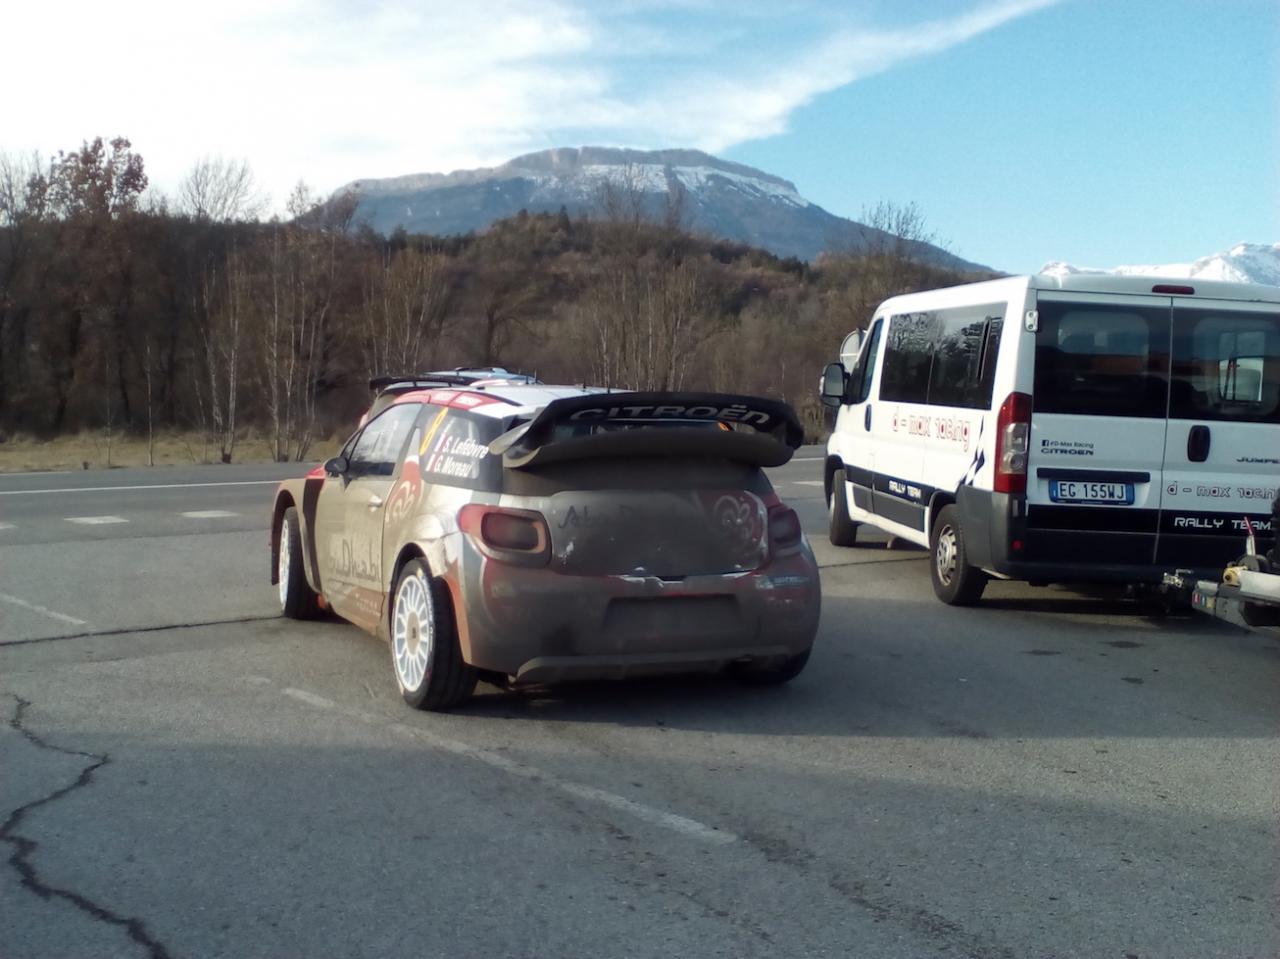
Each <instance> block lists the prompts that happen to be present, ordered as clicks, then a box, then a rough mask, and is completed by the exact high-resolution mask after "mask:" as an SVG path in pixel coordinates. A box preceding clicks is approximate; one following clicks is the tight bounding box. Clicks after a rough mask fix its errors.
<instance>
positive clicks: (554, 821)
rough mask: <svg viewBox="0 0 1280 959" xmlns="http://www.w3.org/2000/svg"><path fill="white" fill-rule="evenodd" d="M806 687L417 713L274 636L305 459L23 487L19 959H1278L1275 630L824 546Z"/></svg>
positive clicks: (383, 671)
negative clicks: (289, 479) (277, 492)
mask: <svg viewBox="0 0 1280 959" xmlns="http://www.w3.org/2000/svg"><path fill="white" fill-rule="evenodd" d="M817 456H818V451H816V450H812V449H811V450H806V451H803V452H802V454H801V457H802V458H801V459H800V460H798V461H797V462H794V463H792V464H790V465H788V466H787V467H784V468H783V469H780V470H776V471H774V480H775V484H776V485H777V487H778V489H779V491H780V492H781V493H782V495H783V496H784V497H785V498H787V499H788V500H789V501H790V502H792V503H793V504H794V505H796V506H797V508H798V509H799V510H800V512H801V514H802V517H803V519H804V521H805V525H806V528H807V529H808V531H809V533H810V535H811V537H812V539H813V540H814V541H815V546H816V547H817V548H818V551H819V556H820V559H821V561H822V562H823V564H824V567H825V568H824V571H823V585H824V607H823V625H822V630H821V634H820V636H819V640H818V645H817V647H816V650H815V654H814V657H813V659H812V661H811V664H810V666H809V669H808V670H807V671H806V672H805V673H804V674H803V675H802V676H801V677H800V678H799V679H797V680H796V681H795V682H793V683H792V684H790V685H789V686H787V687H785V688H782V689H774V690H757V689H746V688H742V687H739V686H736V685H733V684H732V683H729V682H725V681H713V680H696V681H695V680H680V681H664V682H647V683H628V684H623V685H612V684H606V685H600V684H597V685H591V686H583V687H574V688H569V689H564V690H559V691H556V692H554V693H553V694H539V695H511V694H507V693H502V692H500V691H498V690H496V689H492V688H487V687H482V688H481V691H480V694H479V696H478V697H477V699H476V700H475V701H474V703H473V704H472V705H470V706H469V707H467V708H465V709H464V710H462V711H460V712H458V713H455V714H450V715H430V714H420V713H415V712H414V711H412V710H409V709H408V708H407V707H405V706H404V705H403V704H402V703H401V701H400V699H399V695H398V693H397V692H396V688H395V684H394V680H393V679H392V674H391V669H390V664H389V662H388V656H387V652H386V648H385V646H383V645H381V644H380V643H379V642H378V641H376V640H374V639H373V638H371V637H368V636H366V635H364V634H362V633H360V632H358V631H357V630H355V629H354V628H352V627H349V626H346V625H344V624H342V623H340V622H337V621H325V622H319V623H310V624H299V623H294V622H288V621H285V620H282V619H280V618H278V617H277V616H276V615H275V605H274V594H273V592H272V591H271V589H270V588H269V587H268V584H267V550H266V526H267V507H268V503H269V498H270V492H271V484H272V482H273V481H274V480H275V479H277V478H279V477H281V476H283V475H287V474H288V473H289V472H291V471H293V472H296V471H297V469H298V468H297V467H284V468H280V467H243V468H240V467H213V468H208V469H182V470H177V469H175V470H167V469H154V470H138V471H123V470H120V471H112V472H109V473H101V472H95V473H75V474H71V473H63V474H43V475H27V476H5V477H0V709H3V710H4V711H5V712H6V719H7V723H6V724H5V725H4V726H3V727H0V818H3V824H2V825H0V839H2V840H3V842H4V843H5V844H6V845H7V855H8V858H9V864H8V867H7V868H5V869H3V870H2V871H0V955H2V956H4V957H6V959H10V957H14V959H16V957H58V959H65V957H82V956H83V957H90V956H92V957H98V956H153V957H180V956H183V957H205V956H209V957H213V956H226V957H237V959H240V957H257V956H261V957H286V956H288V957H292V956H298V957H302V956H306V957H320V956H383V955H392V954H395V955H401V954H414V955H421V956H449V957H468V956H477V957H478V956H485V957H499V956H511V957H534V956H546V957H578V956H582V957H598V956H646V957H647V956H652V957H664V959H666V957H673V956H691V957H701V956H729V957H746V956H768V957H789V956H833V957H837V956H838V957H844V956H859V957H862V956H866V957H880V956H884V957H918V956H948V957H949V956H973V957H982V959H987V957H1012V956H1017V957H1049V956H1055V957H1057V956H1082V957H1115V959H1125V957H1130V956H1137V957H1142V959H1148V957H1158V956H1160V957H1163V956H1168V957H1188V959H1190V957H1196V959H1202V957H1210V956H1221V957H1231V959H1243V957H1251V956H1252V957H1274V956H1277V955H1280V935H1278V934H1277V928H1276V916H1277V914H1278V913H1277V905H1278V899H1277V896H1278V894H1280V883H1278V882H1277V880H1278V879H1280V842H1277V833H1278V832H1280V827H1278V821H1280V820H1278V819H1277V812H1278V811H1280V810H1278V808H1277V806H1278V805H1280V748H1278V743H1280V711H1278V710H1277V690H1278V689H1280V643H1278V642H1277V641H1275V640H1271V639H1267V638H1264V637H1261V636H1259V635H1256V634H1246V633H1242V632H1237V631H1234V630H1231V629H1229V628H1228V627H1225V626H1219V625H1217V624H1214V623H1211V622H1208V621H1204V622H1202V621H1199V620H1195V619H1192V618H1190V617H1188V616H1173V617H1161V616H1159V615H1158V614H1157V611H1156V610H1155V609H1154V608H1153V607H1150V606H1146V605H1142V604H1140V603H1136V602H1130V601H1126V600H1124V599H1123V598H1120V597H1117V596H1115V595H1107V594H1096V593H1080V592H1073V591H1068V590H1060V589H1048V590H1045V589H1040V590H1036V589H1031V588H1029V587H1026V586H1022V585H1018V584H1009V583H995V584H993V585H992V586H991V587H990V589H989V591H988V594H987V597H988V598H987V600H986V601H985V602H984V604H983V605H982V606H981V607H979V608H976V609H972V610H952V609H949V608H946V607H943V606H942V605H941V604H939V603H937V602H936V600H934V598H933V596H932V593H931V591H930V588H929V584H928V570H927V567H926V564H925V554H924V553H923V552H921V551H918V550H910V549H887V548H885V545H884V543H883V537H874V538H873V537H868V540H869V542H868V545H867V546H865V547H860V548H857V549H852V550H835V549H832V548H830V547H828V546H826V545H825V540H824V538H823V537H822V536H821V531H822V528H823V504H822V498H821V487H820V485H818V479H819V474H818V462H817V460H816V459H815V458H814V457H817Z"/></svg>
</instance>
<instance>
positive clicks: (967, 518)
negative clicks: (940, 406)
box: [956, 487, 1244, 583]
mask: <svg viewBox="0 0 1280 959" xmlns="http://www.w3.org/2000/svg"><path fill="white" fill-rule="evenodd" d="M956 505H957V507H958V509H959V511H960V522H961V525H962V526H963V528H964V530H965V547H966V550H967V552H968V559H969V562H970V564H971V565H973V566H978V567H980V568H982V569H985V570H989V571H991V572H994V573H998V574H999V575H1001V576H1005V577H1008V578H1009V579H1015V580H1026V581H1031V582H1057V583H1064V582H1078V583H1088V582H1102V583H1105V582H1111V583H1159V582H1160V581H1161V576H1162V575H1163V574H1164V573H1166V572H1169V571H1170V570H1172V569H1175V568H1181V569H1191V570H1192V571H1193V572H1194V573H1195V574H1196V575H1198V576H1206V577H1208V578H1211V579H1212V578H1216V577H1217V576H1218V575H1219V574H1220V573H1221V572H1222V567H1223V566H1224V565H1225V564H1226V563H1227V562H1228V561H1229V560H1230V559H1231V558H1232V557H1234V556H1235V555H1238V554H1239V553H1240V552H1242V551H1243V549H1244V541H1243V539H1239V540H1237V539H1235V538H1230V537H1229V538H1220V537H1199V538H1195V539H1194V541H1193V542H1191V543H1190V544H1187V543H1184V542H1181V540H1185V539H1187V537H1173V536H1169V535H1167V534H1166V535H1165V536H1164V537H1163V540H1164V545H1163V546H1162V547H1161V548H1160V550H1159V551H1157V536H1156V533H1155V531H1154V528H1153V530H1152V531H1151V532H1139V531H1135V530H1133V529H1130V530H1111V529H1100V528H1093V529H1069V528H1063V527H1064V526H1065V525H1066V524H1064V523H1061V522H1058V523H1056V524H1055V525H1054V526H1052V527H1050V526H1039V525H1037V523H1036V521H1035V519H1034V518H1032V517H1029V516H1028V510H1027V504H1026V500H1025V499H1024V498H1023V497H1022V496H1018V495H1013V494H1008V493H991V492H986V491H983V490H976V489H973V488H971V487H961V489H960V491H959V493H958V495H957V497H956ZM1153 526H1154V524H1153ZM1015 545H1020V548H1015Z"/></svg>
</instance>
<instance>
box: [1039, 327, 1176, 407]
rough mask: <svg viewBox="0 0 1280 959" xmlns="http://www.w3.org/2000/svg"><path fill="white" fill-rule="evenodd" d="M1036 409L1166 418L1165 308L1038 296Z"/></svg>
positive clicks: (1167, 350) (1167, 362)
mask: <svg viewBox="0 0 1280 959" xmlns="http://www.w3.org/2000/svg"><path fill="white" fill-rule="evenodd" d="M1039 312H1040V330H1039V332H1038V333H1037V334H1036V365H1035V389H1034V391H1033V394H1034V401H1033V409H1034V411H1035V412H1039V413H1075V414H1080V415H1085V416H1132V417H1150V418H1154V419H1164V417H1165V415H1166V411H1167V409H1168V393H1169V385H1168V371H1169V311H1168V309H1167V308H1166V309H1161V308H1158V307H1153V308H1150V309H1144V308H1133V307H1120V306H1117V307H1113V306H1103V305H1094V304H1089V305H1085V304H1073V303H1042V304H1040V308H1039Z"/></svg>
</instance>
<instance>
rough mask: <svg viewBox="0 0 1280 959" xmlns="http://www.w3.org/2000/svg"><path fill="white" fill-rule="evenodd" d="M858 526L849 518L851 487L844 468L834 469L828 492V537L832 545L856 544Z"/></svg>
mask: <svg viewBox="0 0 1280 959" xmlns="http://www.w3.org/2000/svg"><path fill="white" fill-rule="evenodd" d="M858 526H859V524H858V523H855V522H854V521H853V520H851V519H850V518H849V488H848V485H847V484H846V483H845V480H844V469H843V468H841V469H837V470H833V471H832V473H831V484H830V489H829V491H828V493H827V538H828V539H830V540H831V545H832V546H856V545H857V544H858Z"/></svg>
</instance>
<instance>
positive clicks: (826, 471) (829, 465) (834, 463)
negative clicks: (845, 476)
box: [822, 456, 844, 502]
mask: <svg viewBox="0 0 1280 959" xmlns="http://www.w3.org/2000/svg"><path fill="white" fill-rule="evenodd" d="M843 472H844V461H843V460H842V459H840V457H838V456H828V457H827V461H826V462H825V463H823V464H822V489H823V492H824V493H825V494H826V497H827V500H828V502H830V500H831V491H832V490H833V489H835V477H836V474H837V473H843Z"/></svg>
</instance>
